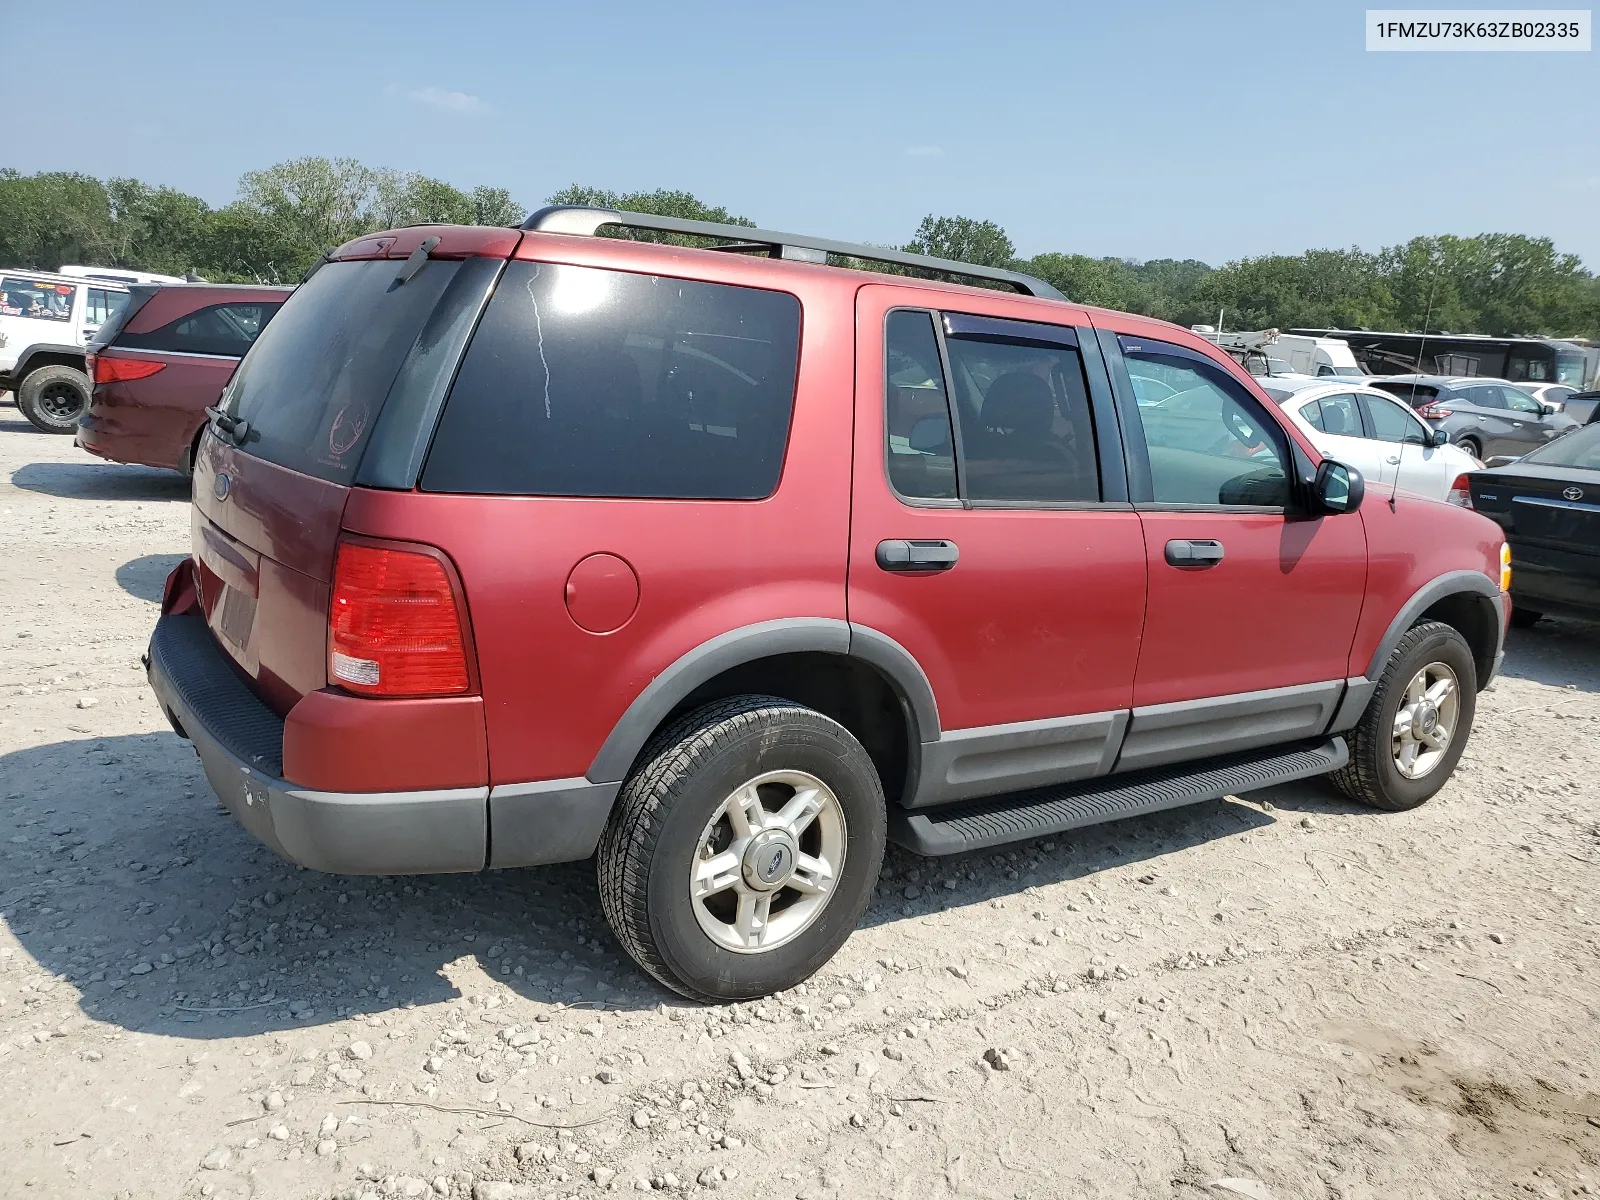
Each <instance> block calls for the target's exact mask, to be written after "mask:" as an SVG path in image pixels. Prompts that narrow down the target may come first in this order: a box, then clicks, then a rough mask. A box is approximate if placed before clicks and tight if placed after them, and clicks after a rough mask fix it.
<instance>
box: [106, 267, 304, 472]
mask: <svg viewBox="0 0 1600 1200" xmlns="http://www.w3.org/2000/svg"><path fill="white" fill-rule="evenodd" d="M290 290H291V289H289V288H285V287H255V286H246V285H242V284H221V283H178V284H169V285H164V286H155V285H149V284H134V285H133V286H132V287H131V288H130V289H129V291H130V298H129V302H128V304H127V306H126V307H125V308H123V310H122V311H121V312H120V313H119V314H117V315H116V316H115V317H113V318H112V319H111V320H109V321H107V322H106V323H105V324H104V325H103V326H101V327H100V330H99V332H98V333H97V334H96V336H95V340H94V341H92V342H91V343H89V346H88V348H87V351H88V352H87V356H86V357H87V365H88V368H89V372H90V375H91V377H92V378H93V380H94V394H93V396H92V398H91V399H90V401H89V408H88V411H87V412H85V413H84V414H83V417H82V418H81V419H80V420H79V422H78V436H77V443H78V445H79V446H81V447H83V449H85V450H87V451H88V452H89V453H90V454H95V455H98V456H99V457H101V458H105V459H110V460H111V461H112V462H121V463H143V464H144V465H146V466H151V467H171V468H173V469H174V470H177V471H182V472H183V473H185V474H187V473H188V472H189V471H190V469H191V467H192V466H193V463H194V450H195V446H196V444H197V443H198V440H199V435H200V431H201V430H202V429H203V428H204V426H205V423H206V419H207V418H206V409H207V408H208V407H209V406H211V405H213V404H215V403H216V402H217V400H218V398H219V397H220V396H221V395H222V389H223V387H224V385H226V384H227V382H228V379H229V377H230V376H232V374H233V371H234V368H235V367H237V366H238V365H239V360H240V359H241V358H242V357H244V354H245V351H247V350H249V349H250V346H251V343H253V342H254V341H255V340H256V337H257V336H258V335H259V334H260V333H261V331H262V330H263V329H265V328H266V326H267V322H268V321H270V320H271V319H272V316H273V314H274V313H276V312H277V311H278V309H279V308H281V307H282V306H283V302H284V301H285V300H286V299H288V297H289V292H290Z"/></svg>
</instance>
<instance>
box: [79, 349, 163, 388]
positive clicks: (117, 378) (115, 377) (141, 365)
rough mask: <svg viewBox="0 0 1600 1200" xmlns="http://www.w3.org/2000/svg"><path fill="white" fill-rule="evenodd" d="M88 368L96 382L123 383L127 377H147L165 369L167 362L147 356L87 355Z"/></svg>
mask: <svg viewBox="0 0 1600 1200" xmlns="http://www.w3.org/2000/svg"><path fill="white" fill-rule="evenodd" d="M88 366H89V370H90V372H91V373H92V374H93V376H94V381H95V382H96V383H123V382H125V381H127V380H129V379H148V378H149V377H150V376H152V375H154V374H155V373H156V372H157V371H165V370H166V369H167V364H166V363H164V362H152V361H150V360H149V359H148V358H106V357H104V356H102V355H99V354H91V355H89V362H88Z"/></svg>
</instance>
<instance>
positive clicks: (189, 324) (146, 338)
mask: <svg viewBox="0 0 1600 1200" xmlns="http://www.w3.org/2000/svg"><path fill="white" fill-rule="evenodd" d="M280 307H281V305H279V304H277V303H268V304H261V303H251V304H211V305H207V306H206V307H205V308H199V309H196V310H195V311H194V312H192V313H188V314H186V315H185V316H181V317H178V318H176V319H175V320H172V321H168V322H167V323H166V324H165V325H163V326H161V328H159V329H152V330H150V331H149V332H148V333H124V334H123V335H122V336H121V337H119V338H117V345H119V346H126V347H128V348H130V349H133V350H157V351H165V352H167V353H169V354H210V355H215V356H216V357H218V358H242V357H244V352H245V351H246V350H248V349H250V344H251V343H252V342H254V341H255V340H256V337H257V336H258V335H259V334H260V333H261V330H262V329H263V328H264V327H265V326H266V323H267V322H268V321H270V320H271V319H272V314H273V313H275V312H277V311H278V309H279V308H280Z"/></svg>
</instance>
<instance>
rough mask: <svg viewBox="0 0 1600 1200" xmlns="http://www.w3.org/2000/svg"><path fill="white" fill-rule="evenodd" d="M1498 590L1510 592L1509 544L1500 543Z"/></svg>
mask: <svg viewBox="0 0 1600 1200" xmlns="http://www.w3.org/2000/svg"><path fill="white" fill-rule="evenodd" d="M1500 590H1501V591H1502V592H1509V591H1510V590H1511V543H1510V542H1501V543H1500Z"/></svg>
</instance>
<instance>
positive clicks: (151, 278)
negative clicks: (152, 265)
mask: <svg viewBox="0 0 1600 1200" xmlns="http://www.w3.org/2000/svg"><path fill="white" fill-rule="evenodd" d="M58 274H61V275H70V276H72V277H73V278H74V279H110V280H114V281H116V282H117V283H200V282H204V281H203V280H201V279H200V277H199V276H198V275H191V276H189V277H188V278H187V279H185V278H183V277H181V276H178V275H158V274H157V273H156V272H154V271H135V270H131V269H130V268H128V267H79V266H66V267H62V268H61V269H60V271H59V272H58Z"/></svg>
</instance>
